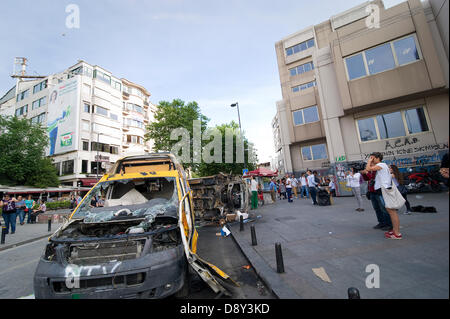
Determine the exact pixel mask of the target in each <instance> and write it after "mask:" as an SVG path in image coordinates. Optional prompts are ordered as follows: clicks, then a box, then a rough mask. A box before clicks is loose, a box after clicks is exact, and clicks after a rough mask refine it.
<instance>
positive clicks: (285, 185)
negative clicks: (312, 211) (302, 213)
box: [269, 170, 336, 205]
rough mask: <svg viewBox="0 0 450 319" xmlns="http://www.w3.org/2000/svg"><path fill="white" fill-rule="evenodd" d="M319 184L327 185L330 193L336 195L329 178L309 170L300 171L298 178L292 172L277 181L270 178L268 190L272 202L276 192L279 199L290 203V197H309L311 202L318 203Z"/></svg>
mask: <svg viewBox="0 0 450 319" xmlns="http://www.w3.org/2000/svg"><path fill="white" fill-rule="evenodd" d="M320 185H322V186H328V187H329V189H330V193H331V195H332V196H333V197H336V184H335V183H334V182H333V181H332V180H331V179H329V178H326V179H324V178H320V177H319V176H318V173H317V171H311V170H308V171H307V172H306V173H302V174H301V176H300V178H299V179H297V178H296V177H295V175H293V174H286V176H285V177H283V178H282V179H280V180H278V181H276V180H275V179H272V180H271V182H270V184H269V190H270V195H271V197H272V201H273V202H275V200H276V197H277V194H278V198H279V199H282V198H283V199H287V200H288V202H290V203H291V202H293V200H292V198H297V199H303V198H305V199H308V198H311V199H312V204H313V205H318V202H317V187H318V186H320Z"/></svg>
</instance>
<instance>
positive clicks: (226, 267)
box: [0, 226, 274, 299]
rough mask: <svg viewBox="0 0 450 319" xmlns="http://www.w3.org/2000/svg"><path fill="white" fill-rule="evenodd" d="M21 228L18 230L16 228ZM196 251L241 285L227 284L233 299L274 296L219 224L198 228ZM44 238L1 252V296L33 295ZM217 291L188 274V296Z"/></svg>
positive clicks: (208, 296) (205, 295) (205, 296)
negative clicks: (189, 281)
mask: <svg viewBox="0 0 450 319" xmlns="http://www.w3.org/2000/svg"><path fill="white" fill-rule="evenodd" d="M19 230H20V229H19ZM198 232H199V242H198V254H199V255H200V256H201V257H202V258H203V259H205V260H207V261H209V262H211V263H213V264H215V265H216V266H217V267H219V268H220V269H222V270H223V271H224V272H225V273H227V274H228V275H229V276H230V277H231V278H233V280H234V281H236V282H238V283H239V285H240V287H233V286H231V285H228V286H227V287H229V289H230V290H231V292H232V298H233V299H248V298H252V299H266V298H274V296H273V295H272V294H271V293H270V291H269V290H268V289H267V288H266V287H264V285H263V283H262V282H261V280H260V279H259V278H258V276H257V275H256V274H255V272H254V270H253V269H243V268H242V266H245V265H248V261H247V260H246V258H245V256H244V255H243V254H242V253H241V251H240V250H239V248H238V247H237V246H236V244H235V242H234V241H233V239H232V238H231V236H230V237H226V238H224V237H218V236H216V233H217V232H220V229H219V228H218V227H211V226H210V227H202V228H200V229H199V230H198ZM46 242H47V238H44V239H40V240H37V241H34V242H31V243H28V244H25V245H22V246H18V247H14V248H10V249H6V250H4V251H0V269H1V270H0V299H15V298H21V297H26V296H30V295H32V294H33V275H34V271H35V269H36V266H37V263H38V259H39V258H40V256H41V255H42V253H43V251H44V247H45V244H46ZM215 297H216V294H215V293H214V292H213V291H212V290H211V289H210V288H209V287H208V286H207V285H206V284H205V283H204V282H203V281H202V280H201V279H200V278H199V277H198V276H195V275H194V276H192V277H191V290H190V295H189V296H188V297H187V299H212V298H215Z"/></svg>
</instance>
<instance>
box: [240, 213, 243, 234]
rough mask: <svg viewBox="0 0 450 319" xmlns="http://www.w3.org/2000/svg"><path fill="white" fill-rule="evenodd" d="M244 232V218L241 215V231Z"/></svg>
mask: <svg viewBox="0 0 450 319" xmlns="http://www.w3.org/2000/svg"><path fill="white" fill-rule="evenodd" d="M243 230H244V217H243V216H242V215H241V216H240V217H239V231H243Z"/></svg>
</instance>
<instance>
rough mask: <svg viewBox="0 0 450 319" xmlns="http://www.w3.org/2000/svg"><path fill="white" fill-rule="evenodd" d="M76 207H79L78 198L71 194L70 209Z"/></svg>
mask: <svg viewBox="0 0 450 319" xmlns="http://www.w3.org/2000/svg"><path fill="white" fill-rule="evenodd" d="M75 207H77V199H76V198H75V195H74V194H72V195H70V207H69V208H70V209H74V208H75Z"/></svg>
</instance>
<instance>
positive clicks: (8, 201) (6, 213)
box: [0, 194, 17, 234]
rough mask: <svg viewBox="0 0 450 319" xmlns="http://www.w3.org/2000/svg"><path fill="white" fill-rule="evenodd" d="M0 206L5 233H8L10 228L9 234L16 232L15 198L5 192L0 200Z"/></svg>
mask: <svg viewBox="0 0 450 319" xmlns="http://www.w3.org/2000/svg"><path fill="white" fill-rule="evenodd" d="M0 207H2V216H3V220H4V221H5V226H6V234H9V229H10V228H11V234H14V233H15V232H16V220H17V215H16V199H15V198H11V197H10V196H9V194H5V197H4V198H3V199H2V201H0Z"/></svg>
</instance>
